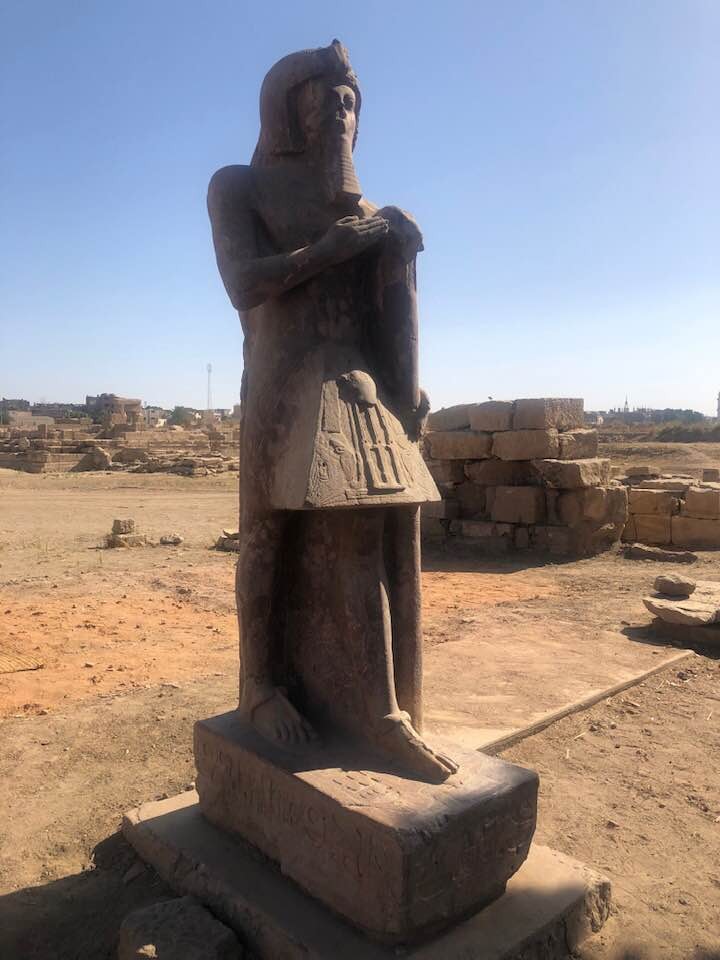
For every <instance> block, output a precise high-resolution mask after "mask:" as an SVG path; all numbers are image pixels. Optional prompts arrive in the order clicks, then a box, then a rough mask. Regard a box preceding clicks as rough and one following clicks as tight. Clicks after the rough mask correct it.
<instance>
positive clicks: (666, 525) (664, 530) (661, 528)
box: [632, 513, 675, 545]
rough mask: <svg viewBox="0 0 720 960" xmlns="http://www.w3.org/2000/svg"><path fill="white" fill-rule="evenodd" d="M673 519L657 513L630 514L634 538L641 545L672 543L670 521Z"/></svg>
mask: <svg viewBox="0 0 720 960" xmlns="http://www.w3.org/2000/svg"><path fill="white" fill-rule="evenodd" d="M672 519H675V518H674V517H666V516H663V515H661V514H658V513H651V514H642V513H634V514H632V520H633V522H634V526H635V537H634V538H633V539H635V540H639V541H640V542H641V543H649V544H653V545H663V544H666V543H672V530H671V526H670V521H671V520H672Z"/></svg>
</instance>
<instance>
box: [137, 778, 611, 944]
mask: <svg viewBox="0 0 720 960" xmlns="http://www.w3.org/2000/svg"><path fill="white" fill-rule="evenodd" d="M307 829H312V828H311V826H310V825H308V828H307ZM123 833H124V834H125V837H126V839H127V840H128V841H129V842H130V843H131V844H132V845H133V846H134V847H135V849H136V850H137V851H138V853H139V854H140V856H142V857H143V858H144V859H145V860H147V861H148V862H149V863H151V864H152V866H153V867H154V868H155V870H156V871H157V872H158V873H159V874H160V876H161V877H162V878H163V879H164V880H165V881H166V883H168V884H169V885H170V886H171V887H172V888H173V889H175V890H176V891H177V892H179V893H189V894H193V895H194V896H195V897H197V898H198V899H199V900H200V901H202V902H203V903H204V904H206V905H207V906H208V908H209V909H210V910H212V912H213V914H214V915H215V916H217V917H218V918H219V919H220V920H221V921H223V922H224V923H227V924H228V925H229V926H231V927H232V928H233V929H234V930H235V931H236V932H237V933H238V935H239V936H240V938H241V939H242V940H243V942H244V943H245V944H246V947H247V949H248V950H250V951H251V952H252V954H253V956H254V957H257V958H259V960H277V958H279V957H282V958H283V960H397V956H398V952H397V948H396V947H394V946H391V945H386V944H380V943H376V942H373V941H371V940H368V939H367V938H366V937H364V936H363V935H362V933H360V932H359V931H357V930H355V929H354V928H352V927H350V926H348V925H347V924H345V923H343V922H342V921H341V920H340V919H339V918H338V917H336V916H335V915H333V914H332V913H331V912H330V911H328V910H325V909H324V908H323V907H322V906H321V905H320V904H319V903H318V902H317V901H316V900H314V899H313V898H312V897H309V896H308V895H307V894H305V893H303V891H302V890H301V889H300V888H299V887H297V886H296V885H295V884H293V883H290V882H289V881H288V880H287V879H285V877H283V876H282V875H281V874H280V873H279V872H278V871H277V870H276V869H275V868H274V867H273V866H272V865H271V864H269V863H268V862H267V861H265V860H264V859H262V858H260V857H258V855H257V853H255V852H254V851H252V849H251V848H249V847H248V846H247V845H246V844H244V843H242V842H241V841H238V840H235V839H233V838H232V837H229V836H228V835H227V834H226V833H224V832H223V831H221V830H218V829H217V828H216V827H214V826H213V825H212V824H210V823H209V822H208V821H207V820H205V818H204V817H203V816H202V815H201V814H200V810H199V806H198V803H197V794H195V793H194V792H190V793H186V794H181V795H180V796H178V797H172V798H170V799H168V800H161V801H158V802H155V803H148V804H144V805H143V806H142V807H139V808H138V809H136V810H133V811H131V812H130V813H128V814H127V815H126V817H125V820H124V823H123ZM462 863H463V860H462V859H460V860H458V866H460V865H461V864H462ZM610 895H611V894H610V883H609V881H608V880H607V879H606V878H604V877H602V876H600V875H599V874H597V873H594V872H593V871H590V870H589V869H588V868H587V867H585V866H584V865H583V864H581V863H579V862H578V861H576V860H573V859H572V858H570V857H566V856H564V855H563V854H560V853H558V852H556V851H554V850H550V849H549V848H547V847H543V846H540V845H538V844H534V845H533V846H532V847H531V849H530V853H529V855H528V858H527V860H526V861H525V863H524V864H523V866H522V867H521V868H520V870H519V871H518V872H517V873H516V874H515V875H514V876H513V877H512V878H511V879H510V881H509V882H508V885H507V889H506V891H505V893H504V894H503V896H502V897H500V898H499V899H497V900H495V902H494V903H492V904H490V905H489V906H487V907H486V908H485V909H483V910H481V911H479V912H478V913H475V914H474V915H472V916H469V917H468V918H467V919H465V920H462V921H460V922H459V923H458V924H457V925H455V926H454V927H452V928H451V929H450V930H448V931H447V932H445V933H443V934H440V935H439V936H438V937H436V938H435V939H433V940H431V941H430V942H428V943H424V944H419V945H417V946H408V947H405V948H404V949H403V950H402V955H403V957H405V958H406V960H520V958H522V960H550V958H553V960H556V958H560V957H565V956H567V953H568V951H575V950H576V948H577V947H578V946H579V945H580V944H581V943H582V942H583V941H584V940H586V939H587V938H588V937H589V936H590V935H592V934H593V933H595V932H597V931H598V930H599V929H600V928H601V927H602V925H603V923H604V922H605V920H606V919H607V916H608V913H609V909H610Z"/></svg>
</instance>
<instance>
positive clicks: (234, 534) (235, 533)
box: [222, 530, 240, 540]
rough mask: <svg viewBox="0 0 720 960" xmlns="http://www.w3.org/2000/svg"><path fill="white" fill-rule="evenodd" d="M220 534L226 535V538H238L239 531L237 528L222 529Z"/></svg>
mask: <svg viewBox="0 0 720 960" xmlns="http://www.w3.org/2000/svg"><path fill="white" fill-rule="evenodd" d="M222 535H223V536H224V537H227V539H228V540H239V539H240V531H239V530H223V532H222Z"/></svg>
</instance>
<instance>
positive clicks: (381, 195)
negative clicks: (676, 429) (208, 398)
mask: <svg viewBox="0 0 720 960" xmlns="http://www.w3.org/2000/svg"><path fill="white" fill-rule="evenodd" d="M333 37H339V38H340V39H341V40H342V41H343V42H344V43H345V44H346V45H347V46H348V48H349V50H350V54H351V57H352V61H353V65H354V67H355V69H356V72H357V73H358V75H359V77H360V82H361V85H362V89H363V115H362V122H361V131H360V141H359V144H358V149H357V151H356V164H357V168H358V173H359V176H360V180H361V183H362V184H363V188H364V190H365V191H366V194H367V195H368V196H369V197H370V198H371V199H373V200H375V201H377V202H379V203H381V204H386V203H395V204H397V205H399V206H402V207H405V208H406V209H408V210H410V211H412V212H413V213H414V214H415V216H416V217H417V219H418V221H419V222H420V224H421V226H422V228H423V232H424V234H425V247H426V249H425V252H424V253H422V254H421V255H420V259H419V264H418V272H419V284H420V297H421V299H420V312H421V325H422V326H421V338H422V339H421V351H422V360H421V364H422V381H423V383H424V385H425V386H426V387H427V389H428V391H429V393H430V396H431V399H432V402H433V406H435V407H439V406H442V405H447V404H450V403H456V402H461V401H468V400H481V399H485V398H486V397H488V396H493V397H497V398H500V397H504V398H513V397H519V396H542V395H546V396H547V395H553V396H564V395H572V396H583V397H585V399H586V406H587V407H588V408H600V407H601V408H605V407H607V406H610V405H616V404H618V403H622V402H623V400H624V398H625V395H626V394H627V395H628V397H629V400H630V403H631V404H636V405H640V404H645V405H650V406H681V407H694V408H696V409H700V410H702V411H704V412H706V413H713V412H714V410H715V398H716V396H717V393H718V390H720V364H719V363H718V356H719V355H720V349H719V348H720V269H719V268H720V190H719V189H718V172H719V171H720V111H719V110H718V99H717V98H718V90H720V3H717V2H716V0H673V2H669V0H623V2H618V0H604V2H590V0H564V2H553V0H545V2H542V3H539V2H537V0H509V2H506V0H495V2H492V3H488V2H482V0H480V2H478V0H475V2H458V0H444V2H442V3H432V4H430V3H428V4H425V3H422V2H420V0H413V2H406V0H382V2H381V0H365V2H363V3H356V4H345V3H337V2H335V3H330V2H325V0H318V2H298V0H294V2H289V0H288V2H276V0H266V2H261V3H254V4H251V3H247V2H243V0H233V2H230V0H206V2H204V3H202V4H200V3H195V2H193V3H189V2H186V0H172V2H170V0H143V2H138V0H122V2H120V3H117V2H113V3H111V2H109V0H95V2H78V0H63V2H62V3H60V2H57V0H52V2H47V0H46V2H38V0H4V3H3V4H2V12H1V13H0V85H1V86H0V96H1V97H2V103H1V104H0V106H1V109H0V141H1V142H2V148H1V152H0V220H1V222H2V232H1V234H0V311H1V312H0V394H1V395H4V396H10V397H13V396H23V397H26V398H28V399H30V400H40V399H47V400H69V401H81V400H83V399H84V396H85V394H86V393H97V392H99V391H104V390H107V391H114V392H117V393H122V394H125V395H129V396H140V397H142V398H143V400H145V401H146V402H148V403H160V404H164V405H171V404H175V403H182V404H189V405H193V406H203V405H204V402H205V400H204V398H205V389H206V386H205V384H206V374H205V366H206V364H207V363H208V362H212V364H213V368H214V374H213V378H214V389H213V394H214V403H215V405H217V406H230V405H231V404H232V403H233V402H235V401H236V399H237V395H238V391H239V384H240V373H241V366H242V359H241V334H240V329H239V322H238V318H237V315H236V314H235V313H234V311H233V310H232V308H231V306H230V304H229V303H228V302H227V299H226V296H225V292H224V290H223V288H222V285H221V283H220V280H219V278H218V276H217V271H216V267H215V263H214V257H213V252H212V247H211V242H210V234H209V227H208V222H207V215H206V211H205V191H206V187H207V182H208V179H209V177H210V175H211V174H212V172H213V171H214V170H215V169H216V168H218V167H220V166H222V165H224V164H226V163H245V162H248V161H249V159H250V156H251V153H252V150H253V147H254V144H255V140H256V138H257V131H258V119H257V117H258V112H257V97H258V92H259V87H260V83H261V80H262V77H263V76H264V74H265V72H266V71H267V69H268V68H269V67H270V66H271V65H272V63H274V62H275V61H276V60H277V59H278V58H279V57H281V56H282V55H284V54H285V53H289V52H291V51H293V50H297V49H302V48H304V47H308V46H320V45H325V44H327V43H329V42H330V41H331V40H332V39H333Z"/></svg>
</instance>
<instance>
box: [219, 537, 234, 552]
mask: <svg viewBox="0 0 720 960" xmlns="http://www.w3.org/2000/svg"><path fill="white" fill-rule="evenodd" d="M215 549H216V550H226V551H228V552H232V551H235V552H236V553H237V552H239V551H240V540H239V539H238V538H237V537H218V538H217V540H216V541H215Z"/></svg>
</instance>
